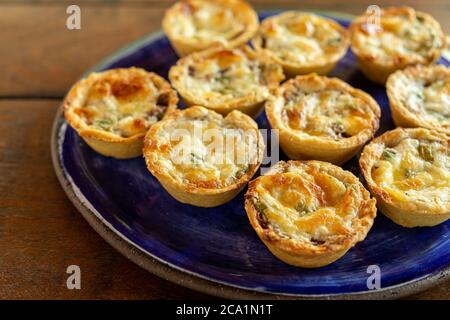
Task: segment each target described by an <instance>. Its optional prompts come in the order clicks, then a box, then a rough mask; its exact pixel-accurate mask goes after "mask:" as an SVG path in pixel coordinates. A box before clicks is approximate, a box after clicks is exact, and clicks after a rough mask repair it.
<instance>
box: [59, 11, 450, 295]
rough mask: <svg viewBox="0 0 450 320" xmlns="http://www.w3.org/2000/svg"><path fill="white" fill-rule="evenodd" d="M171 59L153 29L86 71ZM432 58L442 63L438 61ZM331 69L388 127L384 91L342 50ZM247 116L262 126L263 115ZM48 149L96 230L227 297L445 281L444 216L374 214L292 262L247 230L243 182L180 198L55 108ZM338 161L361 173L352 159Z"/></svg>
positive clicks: (400, 291)
mask: <svg viewBox="0 0 450 320" xmlns="http://www.w3.org/2000/svg"><path fill="white" fill-rule="evenodd" d="M270 14H271V13H268V12H265V13H264V14H261V18H264V17H266V16H268V15H270ZM327 15H328V16H329V17H332V18H334V19H336V20H337V21H338V22H339V23H341V24H343V25H345V26H347V25H348V23H349V21H348V20H347V19H344V18H342V15H337V14H329V13H328V14H327ZM176 60H177V56H176V54H175V53H174V51H173V50H172V48H171V46H170V44H169V41H168V40H167V38H166V37H165V36H163V35H162V34H161V33H157V34H152V35H150V36H149V37H146V38H145V39H143V40H140V41H138V42H136V43H134V44H132V45H131V46H129V47H128V48H125V49H122V50H121V51H119V53H117V54H115V55H113V56H111V57H110V58H108V59H106V60H105V61H103V62H102V63H101V64H100V65H99V66H98V67H96V68H94V70H104V69H110V68H117V67H130V66H138V67H142V68H145V69H147V70H149V71H153V72H156V73H158V74H160V75H163V76H164V77H167V72H168V70H169V68H170V66H172V65H173V64H174V63H175V62H176ZM440 63H443V64H446V65H448V62H447V61H445V60H443V59H442V60H441V61H440ZM90 71H92V70H90ZM331 75H332V76H336V77H339V78H341V79H344V80H345V81H347V82H349V83H350V84H351V85H353V86H355V87H357V88H361V89H362V90H364V91H366V92H368V93H369V94H371V95H372V96H373V97H374V98H375V99H376V100H377V101H378V103H379V104H380V106H381V108H382V114H383V116H382V119H381V128H380V130H379V132H378V134H380V133H382V132H384V131H386V130H388V129H392V128H393V127H394V126H393V123H392V120H391V115H390V111H389V106H388V101H387V96H386V93H385V89H384V88H383V87H380V86H377V85H374V84H373V83H371V82H369V81H368V80H366V79H365V78H364V77H363V75H362V74H361V73H360V72H359V71H358V69H357V65H356V62H355V58H354V56H353V55H352V54H351V53H350V52H349V53H348V54H347V55H346V56H345V58H344V59H343V60H342V61H341V62H340V63H339V65H338V66H337V68H336V69H335V70H334V72H333V73H332V74H331ZM257 121H258V124H259V126H260V127H261V128H269V126H268V123H267V119H266V117H265V115H264V114H262V115H261V116H259V117H258V119H257ZM52 149H53V160H54V165H55V169H56V173H57V175H58V177H59V179H60V181H61V183H62V185H63V187H64V189H65V191H66V192H67V194H68V195H69V198H70V199H71V200H72V201H73V202H74V204H75V205H76V206H77V208H78V209H79V210H80V211H81V213H82V214H83V216H84V217H85V218H86V219H87V220H88V221H89V223H90V224H91V225H92V226H93V227H94V229H96V230H97V232H99V233H100V234H101V235H102V236H103V237H104V238H105V239H106V240H107V241H108V242H109V243H110V244H112V245H113V246H114V247H115V248H116V249H118V250H119V251H120V252H122V253H123V254H124V255H126V256H127V257H128V258H130V259H131V260H132V261H134V262H136V263H138V264H139V265H140V266H142V267H144V268H146V269H148V270H150V271H151V272H154V273H156V274H157V275H159V276H161V277H163V278H166V279H169V280H171V281H175V282H177V283H179V284H181V285H184V286H187V287H190V288H194V289H196V290H200V291H203V292H207V293H210V294H215V295H220V296H225V297H235V298H259V297H273V295H274V294H275V295H278V296H280V295H282V296H284V297H296V298H304V297H308V298H317V297H325V296H326V297H331V298H336V297H338V298H342V297H344V298H348V297H381V298H391V297H398V296H402V295H407V294H411V293H414V292H417V291H419V290H423V289H425V288H427V287H430V286H431V285H434V284H436V283H437V282H439V281H444V280H446V279H448V275H449V265H450V238H449V227H450V221H448V222H447V223H443V224H441V225H439V226H436V227H433V228H414V229H406V228H402V227H400V226H398V225H396V224H394V223H393V222H391V221H390V220H389V219H387V218H385V217H384V216H383V215H382V214H381V213H379V214H378V216H377V218H376V221H375V224H374V226H373V228H372V230H371V231H370V232H369V235H368V236H367V238H366V239H365V240H364V241H363V242H362V243H359V244H358V245H357V246H356V247H354V248H353V249H352V250H350V251H349V252H348V253H347V254H346V255H345V256H344V257H343V258H342V259H340V260H338V261H337V262H335V263H333V264H331V265H329V266H326V267H322V268H319V269H311V270H309V269H301V268H295V267H291V266H289V265H287V264H284V263H283V262H281V261H280V260H278V259H276V258H275V257H274V256H273V255H272V254H270V253H269V251H268V250H267V249H266V247H265V246H264V245H263V243H262V242H261V241H260V240H259V238H258V237H257V235H256V233H255V232H254V230H253V229H252V227H251V226H250V224H249V222H248V219H247V216H246V213H245V210H244V206H243V203H244V198H243V196H244V192H245V190H244V191H243V192H242V193H241V194H240V195H239V196H238V197H236V198H235V199H234V200H232V201H231V202H229V203H227V204H225V205H223V206H220V207H217V208H212V209H203V208H197V207H192V206H189V205H184V204H181V203H179V202H177V201H175V200H174V199H173V198H172V197H171V196H170V195H168V194H167V193H166V191H165V190H164V189H163V188H162V187H161V186H160V184H159V183H158V181H157V180H156V179H155V178H154V177H152V175H151V174H150V173H149V172H148V171H147V169H146V166H145V163H144V159H143V158H136V159H131V160H115V159H112V158H107V157H103V156H101V155H99V154H97V153H96V152H94V151H93V150H92V149H90V148H89V147H88V146H87V145H86V144H85V143H84V142H83V140H82V139H80V138H79V137H78V136H77V134H76V133H75V131H74V130H72V129H71V128H70V127H69V126H67V124H66V123H65V121H64V119H63V118H62V115H61V113H58V115H57V117H56V120H55V125H54V132H53V141H52ZM283 158H284V157H283V156H282V159H283ZM344 168H345V169H347V170H350V171H352V172H353V173H355V174H356V175H357V176H359V177H361V174H360V171H359V168H358V166H357V159H356V157H355V159H352V160H351V161H349V162H348V163H347V164H346V165H345V166H344ZM371 265H377V266H378V267H379V268H380V270H381V289H380V290H369V289H368V287H367V280H368V277H369V276H370V274H368V267H369V266H371Z"/></svg>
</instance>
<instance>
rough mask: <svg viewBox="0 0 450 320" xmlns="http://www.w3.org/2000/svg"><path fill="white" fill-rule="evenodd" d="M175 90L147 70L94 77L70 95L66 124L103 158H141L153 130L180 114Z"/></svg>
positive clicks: (115, 71)
mask: <svg viewBox="0 0 450 320" xmlns="http://www.w3.org/2000/svg"><path fill="white" fill-rule="evenodd" d="M177 103H178V97H177V93H176V92H175V90H173V89H172V87H171V86H170V84H169V83H168V82H167V81H166V80H164V79H163V78H162V77H160V76H158V75H157V74H154V73H151V72H147V71H145V70H143V69H138V68H128V69H112V70H108V71H104V72H100V73H91V74H90V75H89V76H88V77H87V78H85V79H82V80H80V81H78V82H77V83H76V84H75V85H74V86H73V87H72V88H71V90H70V91H69V93H68V94H67V96H66V98H65V100H64V103H63V107H64V116H65V118H66V120H67V122H68V123H69V124H70V126H71V127H72V128H74V129H75V130H76V131H77V133H78V134H79V135H80V136H81V137H82V138H83V140H84V141H85V142H86V143H87V144H88V145H89V146H91V147H92V148H93V149H94V150H95V151H97V152H98V153H100V154H102V155H105V156H110V157H115V158H119V159H124V158H133V157H137V156H139V155H141V154H142V147H143V143H144V136H145V133H146V132H147V130H148V128H149V127H150V126H152V125H153V124H154V123H156V122H157V121H159V120H160V119H162V118H163V117H164V115H165V114H166V113H167V112H168V111H171V110H174V109H176V107H177Z"/></svg>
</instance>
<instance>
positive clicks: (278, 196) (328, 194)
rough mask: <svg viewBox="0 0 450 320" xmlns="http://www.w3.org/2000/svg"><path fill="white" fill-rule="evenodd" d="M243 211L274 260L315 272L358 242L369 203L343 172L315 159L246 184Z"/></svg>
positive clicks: (366, 225)
mask: <svg viewBox="0 0 450 320" xmlns="http://www.w3.org/2000/svg"><path fill="white" fill-rule="evenodd" d="M245 210H246V211H247V215H248V218H249V220H250V223H251V225H252V226H253V228H254V229H255V231H256V233H257V234H258V236H259V237H260V238H261V240H262V241H263V242H264V244H265V245H266V246H267V248H268V249H269V250H270V251H271V252H272V253H273V254H274V255H275V256H276V257H278V258H279V259H280V260H282V261H284V262H286V263H288V264H291V265H294V266H299V267H306V268H316V267H322V266H325V265H327V264H330V263H332V262H334V261H336V260H337V259H339V258H340V257H342V256H343V255H344V254H345V253H346V252H347V251H348V250H349V249H350V248H352V247H353V246H354V245H355V244H356V243H357V242H359V241H362V240H364V238H365V237H366V235H367V233H368V232H369V230H370V228H371V227H372V224H373V221H374V219H375V216H376V212H377V210H376V205H375V199H371V198H370V194H369V192H368V191H367V190H366V189H365V188H364V187H363V185H362V184H361V182H360V181H359V180H358V178H357V177H355V176H354V175H353V174H352V173H350V172H349V171H345V170H343V169H342V168H340V167H337V166H335V165H332V164H331V163H327V162H321V161H305V162H303V161H288V162H284V161H280V162H279V163H277V164H276V165H275V166H274V167H272V168H271V169H270V170H269V171H268V172H267V173H266V174H265V175H263V176H260V177H258V178H257V179H255V180H253V181H251V182H250V184H249V188H248V191H247V193H246V195H245Z"/></svg>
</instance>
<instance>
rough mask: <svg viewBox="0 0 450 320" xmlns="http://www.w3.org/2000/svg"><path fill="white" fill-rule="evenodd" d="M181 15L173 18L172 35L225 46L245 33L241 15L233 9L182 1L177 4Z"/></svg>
mask: <svg viewBox="0 0 450 320" xmlns="http://www.w3.org/2000/svg"><path fill="white" fill-rule="evenodd" d="M179 5H180V6H181V12H182V14H178V15H176V16H175V17H174V20H175V19H176V21H173V22H174V23H173V24H172V26H173V28H174V33H175V34H177V35H179V36H180V37H186V38H192V39H196V40H199V41H216V42H221V43H223V44H226V42H227V41H228V40H231V39H233V38H236V37H238V36H239V35H240V34H241V33H242V32H244V31H245V28H246V25H245V24H244V23H243V22H242V20H243V19H242V18H241V15H242V14H243V13H240V12H236V11H235V10H234V9H233V7H229V6H226V5H224V4H221V3H214V2H212V1H211V2H209V1H195V0H190V1H184V2H182V3H180V4H179Z"/></svg>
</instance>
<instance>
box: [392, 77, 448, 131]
mask: <svg viewBox="0 0 450 320" xmlns="http://www.w3.org/2000/svg"><path fill="white" fill-rule="evenodd" d="M396 87H397V90H398V92H400V93H401V99H402V101H403V104H404V105H405V106H406V107H407V108H408V109H409V110H410V111H411V112H413V113H415V114H417V115H419V116H420V117H422V118H423V119H425V120H427V121H431V122H435V121H437V122H440V123H442V124H444V125H445V124H446V125H448V126H450V79H439V80H435V81H432V82H431V83H428V82H426V81H424V80H419V79H412V78H410V77H406V76H403V77H401V78H400V79H399V80H398V81H397V82H396Z"/></svg>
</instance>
